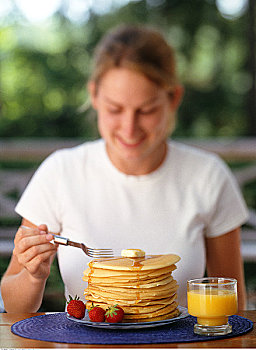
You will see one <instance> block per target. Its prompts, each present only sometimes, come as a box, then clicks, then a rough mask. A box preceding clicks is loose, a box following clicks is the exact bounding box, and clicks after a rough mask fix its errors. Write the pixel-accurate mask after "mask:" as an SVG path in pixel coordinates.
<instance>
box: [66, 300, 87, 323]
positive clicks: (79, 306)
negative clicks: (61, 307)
mask: <svg viewBox="0 0 256 350" xmlns="http://www.w3.org/2000/svg"><path fill="white" fill-rule="evenodd" d="M67 303H68V306H67V312H68V314H69V315H70V316H73V317H75V318H83V317H84V315H85V304H84V303H83V302H82V300H79V297H78V296H77V295H76V296H75V299H72V297H71V296H70V295H69V301H67Z"/></svg>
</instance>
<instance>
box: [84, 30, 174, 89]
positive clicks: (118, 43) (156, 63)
mask: <svg viewBox="0 0 256 350" xmlns="http://www.w3.org/2000/svg"><path fill="white" fill-rule="evenodd" d="M117 67H122V68H128V69H132V70H135V71H138V72H139V73H141V74H143V75H145V76H146V77H147V78H148V79H149V80H151V81H153V82H155V83H156V84H157V85H159V86H161V87H163V88H165V89H166V90H167V91H168V92H170V94H171V93H172V90H173V87H174V86H175V85H176V84H177V77H176V69H175V58H174V50H173V49H172V47H171V46H170V45H169V44H168V43H167V42H166V40H165V39H164V37H163V36H162V34H160V33H159V32H158V31H157V30H155V29H152V28H148V27H140V26H129V25H126V26H121V27H118V28H117V29H115V30H113V31H110V32H109V33H108V34H107V35H106V36H104V37H103V39H102V40H101V41H100V42H99V44H98V46H97V47H96V50H95V56H94V69H93V72H92V75H91V80H92V81H94V82H95V84H96V87H97V86H98V84H99V83H100V80H101V78H102V77H103V75H104V74H105V73H106V72H107V71H108V70H109V69H112V68H117Z"/></svg>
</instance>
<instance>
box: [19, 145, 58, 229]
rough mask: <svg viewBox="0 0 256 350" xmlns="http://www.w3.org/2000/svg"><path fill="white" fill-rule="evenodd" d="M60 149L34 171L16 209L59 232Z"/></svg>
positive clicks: (26, 216)
mask: <svg viewBox="0 0 256 350" xmlns="http://www.w3.org/2000/svg"><path fill="white" fill-rule="evenodd" d="M57 154H58V151H57V152H54V153H53V154H52V155H50V156H49V157H48V158H46V160H44V162H43V163H42V164H41V165H40V166H39V168H38V169H37V170H36V172H35V173H34V175H33V177H32V179H31V180H30V182H29V184H28V185H27V187H26V189H25V191H24V192H23V194H22V196H21V198H20V200H19V202H18V204H17V206H16V208H15V211H16V212H17V213H18V214H19V215H20V216H21V217H23V218H25V219H27V220H29V221H30V222H32V223H33V224H35V225H37V226H38V225H40V224H46V225H47V226H48V228H49V230H51V231H53V232H59V231H60V228H61V225H60V220H59V217H60V215H59V205H58V198H59V182H60V178H61V177H60V174H59V171H58V156H57Z"/></svg>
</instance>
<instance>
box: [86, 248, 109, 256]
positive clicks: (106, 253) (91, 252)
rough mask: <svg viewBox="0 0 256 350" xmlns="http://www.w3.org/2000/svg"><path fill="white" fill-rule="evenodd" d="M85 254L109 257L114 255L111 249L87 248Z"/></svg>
mask: <svg viewBox="0 0 256 350" xmlns="http://www.w3.org/2000/svg"><path fill="white" fill-rule="evenodd" d="M87 254H88V255H89V256H90V257H92V258H111V257H113V256H114V254H113V251H112V249H94V248H87Z"/></svg>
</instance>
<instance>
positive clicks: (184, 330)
mask: <svg viewBox="0 0 256 350" xmlns="http://www.w3.org/2000/svg"><path fill="white" fill-rule="evenodd" d="M195 322H196V319H195V317H192V316H188V317H187V318H184V319H182V320H178V321H177V322H174V323H170V324H168V325H165V326H161V327H156V328H144V329H127V330H125V329H99V328H92V327H87V326H85V325H83V324H80V323H76V322H73V321H71V320H68V319H67V317H66V313H65V312H61V313H56V314H48V315H40V316H35V317H31V318H27V319H25V320H22V321H19V322H16V323H14V324H13V325H12V327H11V330H12V332H13V333H14V334H16V335H19V336H21V337H24V338H30V339H36V340H43V341H50V342H58V343H73V344H150V343H153V344H154V343H155V344H156V343H180V342H195V341H205V340H215V339H223V338H230V337H234V336H237V335H241V334H244V333H246V332H248V331H250V330H251V329H252V328H253V323H252V322H251V321H250V320H248V319H246V318H244V317H241V316H236V315H235V316H231V317H230V318H229V323H230V324H231V325H232V329H233V331H232V333H230V334H228V335H225V336H216V337H215V336H211V337H207V336H200V335H197V334H194V332H193V326H194V324H195Z"/></svg>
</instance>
